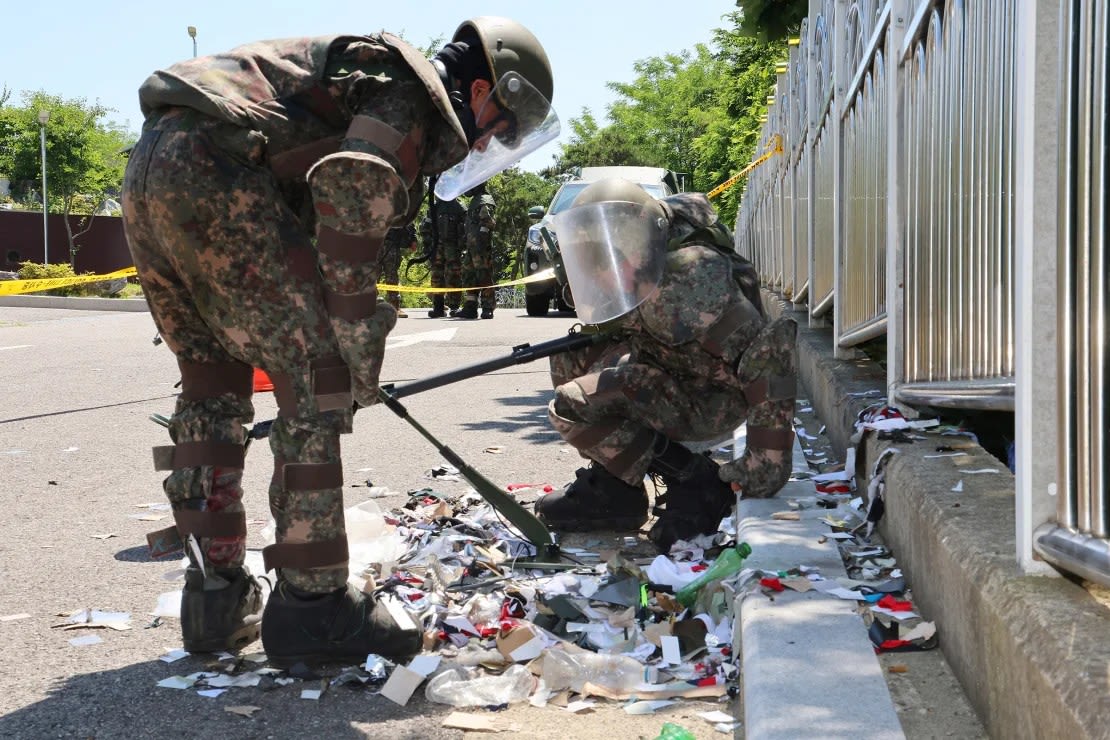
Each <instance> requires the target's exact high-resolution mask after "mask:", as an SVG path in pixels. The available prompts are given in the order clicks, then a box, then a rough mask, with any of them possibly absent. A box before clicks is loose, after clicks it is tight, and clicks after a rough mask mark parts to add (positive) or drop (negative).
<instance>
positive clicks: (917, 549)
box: [771, 301, 1110, 740]
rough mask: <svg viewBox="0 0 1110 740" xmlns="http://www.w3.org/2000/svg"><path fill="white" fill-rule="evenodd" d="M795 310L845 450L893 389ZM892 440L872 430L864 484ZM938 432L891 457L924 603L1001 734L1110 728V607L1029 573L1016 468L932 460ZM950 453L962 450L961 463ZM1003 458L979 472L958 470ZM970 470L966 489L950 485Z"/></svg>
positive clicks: (776, 304) (822, 404) (813, 387)
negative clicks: (1023, 561) (868, 411)
mask: <svg viewBox="0 0 1110 740" xmlns="http://www.w3.org/2000/svg"><path fill="white" fill-rule="evenodd" d="M771 303H772V304H773V305H772V307H771V313H772V314H773V315H779V314H780V313H783V312H785V313H794V316H795V318H796V319H797V320H798V325H799V332H798V353H799V372H800V376H801V380H802V382H803V383H804V385H805V387H806V388H807V389H809V392H810V394H811V395H810V399H811V400H812V403H813V407H814V410H815V412H816V413H817V415H818V417H820V418H821V419H822V421H824V422H825V424H826V425H827V426H828V429H827V434H828V436H829V437H830V438H831V439H832V440H833V442H834V444H835V445H836V448H837V453H838V454H841V455H843V453H844V450H845V448H846V447H847V445H848V444H850V438H851V435H852V434H853V432H854V427H853V423H854V421H855V418H856V414H857V413H858V412H859V411H860V410H862V409H863V408H864V407H866V406H867V405H869V404H870V403H871V402H873V401H874V399H863V398H858V397H854V396H852V395H851V394H852V393H858V392H860V391H866V390H879V391H884V393H885V387H886V375H885V372H884V371H882V369H881V368H878V367H877V366H875V365H874V364H873V363H870V362H869V361H850V362H842V361H837V360H835V359H834V358H833V350H832V347H833V341H832V332H831V330H830V329H827V328H826V329H820V328H817V329H814V328H807V323H808V321H807V317H806V315H805V313H803V312H792V310H791V309H790V308H789V307H786V306H784V305H782V304H781V301H772V302H771ZM890 445H891V443H890V442H884V441H880V440H878V439H877V438H876V437H875V435H873V434H871V435H868V436H867V437H865V438H864V440H863V443H862V444H861V445H860V447H859V448H858V451H857V472H858V473H859V478H857V481H858V482H859V483H860V486H861V488H864V489H866V483H867V475H868V474H869V471H870V470H871V468H872V466H873V464H874V461H875V460H877V459H878V455H879V454H880V453H881V452H882V451H883V450H884V449H885V448H886V447H888V446H890ZM935 446H936V445H935V444H933V445H932V446H930V442H915V443H913V444H898V445H897V447H898V449H899V450H900V452H899V454H897V455H896V456H895V457H894V459H893V460H892V461H891V462H890V463H889V464H888V465H887V466H886V496H885V502H886V515H885V517H884V519H883V521H882V523H881V525H880V532H881V534H882V536H883V538H884V541H885V542H886V543H887V544H888V545H889V546H890V547H891V549H892V550H893V552H894V554H895V556H896V557H897V559H898V563H899V565H900V566H901V567H902V569H903V571H904V572H905V573H906V575H907V577H908V579H909V584H910V587H911V588H912V590H913V595H914V601H915V603H916V604H917V606H918V608H919V611H920V612H921V613H922V614H923V615H924V616H925V617H926V618H927V619H930V620H932V621H934V622H935V623H936V624H937V629H938V634H939V636H940V647H941V649H942V650H943V652H944V655H945V657H946V658H947V661H948V663H949V665H950V666H951V668H952V670H953V672H954V673H955V675H956V676H957V678H958V679H959V681H960V683H961V685H962V686H963V689H964V691H965V692H966V694H967V696H968V698H969V700H970V701H971V703H972V705H973V706H974V707H975V710H976V712H977V713H978V714H979V717H980V719H982V721H983V723H984V724H985V725H986V726H987V728H988V731H989V732H990V734H991V736H992V737H995V738H1006V740H1010V739H1011V738H1075V739H1078V738H1104V739H1105V738H1110V608H1107V607H1106V606H1105V605H1103V604H1100V603H1099V602H1098V601H1096V600H1095V599H1094V598H1093V597H1092V596H1091V594H1090V593H1089V592H1088V591H1087V590H1085V589H1084V588H1083V587H1082V586H1080V585H1079V584H1077V583H1075V582H1073V581H1071V580H1069V579H1067V578H1053V577H1043V576H1041V577H1038V576H1026V575H1024V574H1023V573H1022V572H1021V571H1020V570H1019V569H1018V566H1017V563H1016V559H1015V555H1014V553H1015V549H1016V546H1015V522H1014V478H1013V475H1012V474H1011V473H1010V471H1009V470H1008V469H1007V468H1006V466H1005V465H1004V464H1003V463H1002V462H1000V461H999V460H998V459H996V458H995V457H993V456H992V455H990V454H989V453H987V452H986V451H985V450H983V449H982V448H981V447H979V446H977V445H976V446H974V447H973V448H971V449H968V450H967V452H968V453H969V455H968V456H967V457H959V458H939V459H924V456H925V455H926V454H930V453H934V454H935V452H936V450H935ZM954 461H955V462H954ZM976 468H993V469H997V470H998V471H1000V472H998V473H995V474H979V475H972V474H967V473H961V472H960V470H969V469H976ZM960 480H962V481H963V491H962V492H961V493H956V492H953V491H952V490H951V489H952V488H953V486H955V484H956V483H957V482H958V481H960Z"/></svg>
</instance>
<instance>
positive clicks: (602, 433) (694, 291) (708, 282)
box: [548, 193, 796, 496]
mask: <svg viewBox="0 0 1110 740" xmlns="http://www.w3.org/2000/svg"><path fill="white" fill-rule="evenodd" d="M662 206H663V210H664V213H665V214H666V216H667V219H668V221H669V223H670V229H669V233H668V235H667V236H668V244H669V245H670V246H669V251H668V254H667V261H666V267H665V270H664V273H663V277H662V279H661V281H660V284H659V288H658V290H656V292H655V293H654V294H653V295H652V297H650V298H648V300H647V301H645V302H644V303H643V304H641V305H640V306H639V307H638V308H636V309H635V310H634V311H632V312H631V313H629V314H626V315H624V316H622V317H620V318H617V319H615V320H613V321H612V322H608V323H607V324H605V325H604V326H602V327H601V330H602V331H605V332H608V333H611V338H610V339H609V340H608V341H606V342H603V343H600V344H597V345H594V346H592V347H589V348H587V349H584V350H579V351H577V352H575V353H569V354H563V355H556V356H554V357H552V358H551V377H552V381H553V383H554V385H555V399H554V400H553V401H552V402H551V403H550V405H549V408H548V415H549V418H550V420H551V423H552V425H553V426H554V427H555V429H557V430H558V432H559V433H560V434H561V435H562V437H563V438H564V439H565V440H566V441H567V442H568V443H569V444H570V445H571V446H573V447H575V448H576V449H578V451H579V452H580V453H581V454H582V455H583V456H584V457H586V458H589V459H591V460H593V461H595V462H597V463H599V464H600V465H602V466H603V467H604V468H605V470H607V471H608V472H609V473H611V474H612V475H614V476H616V477H617V478H619V479H621V480H622V481H623V482H624V483H626V484H629V485H633V486H638V485H640V482H641V481H642V480H643V478H644V475H645V473H647V472H648V469H649V468H650V467H651V466H652V462H653V459H654V458H655V455H656V453H657V452H658V450H657V449H653V443H654V442H655V440H656V439H657V433H658V434H661V435H664V436H665V437H666V438H667V439H669V440H675V441H680V442H681V441H688V442H701V441H718V440H720V439H722V438H726V437H727V438H731V436H732V433H733V431H734V430H735V429H736V427H738V426H739V425H740V424H742V423H743V422H744V421H745V420H747V422H748V440H749V442H748V449H747V451H746V452H745V455H744V457H743V458H742V459H741V460H740V461H738V462H737V463H736V464H737V465H739V466H741V467H742V468H743V469H744V470H745V471H747V472H746V476H745V484H744V486H745V492H746V493H747V494H748V495H752V496H770V495H773V494H774V493H775V492H776V491H778V489H779V488H781V487H782V485H783V484H784V483H785V481H786V477H787V476H788V475H789V471H790V451H789V450H790V446H791V443H792V440H793V435H792V432H791V431H790V429H791V420H792V419H793V415H794V399H793V395H794V390H793V375H794V366H793V362H794V361H793V352H789V353H785V354H784V353H781V352H779V353H776V352H775V351H774V348H778V347H783V346H791V347H792V346H793V341H794V331H795V329H796V327H795V325H794V323H793V321H792V320H789V319H785V320H782V321H777V322H774V323H772V324H768V323H767V320H766V318H765V316H764V314H763V310H762V307H761V304H760V299H759V280H758V276H757V274H756V272H755V269H754V268H753V267H752V265H751V263H750V262H748V261H747V260H745V259H743V258H741V257H740V256H739V255H736V254H735V253H734V252H732V236H731V234H730V233H729V230H728V229H727V228H726V227H725V226H724V225H723V224H721V223H720V222H719V221H718V220H717V215H716V213H715V212H714V211H713V207H712V206H711V205H710V203H709V201H708V200H707V199H706V198H705V196H704V195H701V194H695V193H684V194H680V195H675V196H671V197H670V198H667V199H665V200H663V201H662ZM715 245H716V246H715ZM718 247H719V248H718ZM721 250H724V252H727V254H726V253H724V252H722V251H721ZM785 334H789V338H788V341H787V338H785V337H784V336H783V335H785ZM768 348H770V349H768ZM774 363H777V364H774ZM772 365H774V366H773V367H772ZM768 370H770V371H771V372H772V374H773V375H774V381H773V382H772V381H761V380H760V378H764V377H766V375H767V372H768ZM780 376H781V377H782V378H784V380H783V381H782V382H778V378H779V377H780ZM783 390H785V391H786V392H781V391H783ZM726 467H727V466H726Z"/></svg>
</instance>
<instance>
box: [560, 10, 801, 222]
mask: <svg viewBox="0 0 1110 740" xmlns="http://www.w3.org/2000/svg"><path fill="white" fill-rule="evenodd" d="M725 20H726V21H727V23H726V27H724V28H718V29H714V32H713V41H712V44H710V45H698V46H696V47H695V48H694V50H693V51H685V52H681V53H675V54H667V55H664V56H662V57H652V58H649V59H643V60H640V61H638V62H636V64H635V67H634V69H635V72H636V78H635V79H634V80H633V81H632V82H629V83H615V82H614V83H609V87H610V89H612V90H613V91H614V92H616V93H617V94H618V98H617V100H616V102H614V103H613V104H612V105H610V106H609V109H608V111H607V113H608V119H609V121H608V123H607V124H605V125H600V124H599V123H598V122H597V120H596V119H595V118H594V116H593V114H592V113H591V112H590V111H589V110H584V111H583V112H582V115H581V116H579V117H578V118H575V119H572V120H571V121H570V127H571V132H572V138H571V140H570V142H568V143H567V144H565V145H564V146H563V148H562V152H561V153H560V155H559V156H558V157H557V158H556V163H555V166H554V167H553V168H552V169H551V171H550V173H549V174H553V175H557V174H561V173H565V172H568V171H570V170H571V169H572V168H576V167H584V166H590V165H598V166H600V165H645V166H652V167H666V168H668V169H671V170H675V171H676V172H685V173H689V175H690V178H691V181H690V187H691V188H692V189H693V190H697V191H702V192H707V191H709V190H711V189H713V188H714V187H715V186H716V185H718V184H720V183H721V182H723V181H724V180H727V179H728V178H729V177H731V176H732V175H734V174H736V173H737V172H739V171H740V170H742V169H743V168H744V167H745V166H747V165H748V164H749V163H750V162H751V161H752V159H754V158H755V156H757V155H758V153H757V152H756V147H757V145H758V143H759V136H760V130H761V126H762V124H761V123H760V119H761V118H762V117H763V115H764V114H765V113H766V110H767V103H766V101H767V96H768V94H770V92H771V90H772V89H773V87H774V83H775V64H776V63H777V62H778V61H780V60H782V59H784V58H785V57H786V45H785V43H784V42H764V41H758V40H756V39H753V38H750V37H748V36H746V35H744V33H743V32H742V31H741V24H742V20H743V17H742V14H741V13H740V12H739V11H736V12H733V13H730V14H728V15H727V16H725ZM742 191H743V182H741V183H739V184H737V185H736V186H734V187H733V188H731V189H729V190H727V191H726V192H725V193H724V194H722V195H721V196H720V197H718V198H717V199H716V201H715V205H716V206H717V209H718V211H719V213H720V214H721V217H722V219H724V220H725V222H726V223H730V224H731V223H732V222H733V221H734V220H735V215H736V205H737V202H738V197H739V194H740V193H741V192H742Z"/></svg>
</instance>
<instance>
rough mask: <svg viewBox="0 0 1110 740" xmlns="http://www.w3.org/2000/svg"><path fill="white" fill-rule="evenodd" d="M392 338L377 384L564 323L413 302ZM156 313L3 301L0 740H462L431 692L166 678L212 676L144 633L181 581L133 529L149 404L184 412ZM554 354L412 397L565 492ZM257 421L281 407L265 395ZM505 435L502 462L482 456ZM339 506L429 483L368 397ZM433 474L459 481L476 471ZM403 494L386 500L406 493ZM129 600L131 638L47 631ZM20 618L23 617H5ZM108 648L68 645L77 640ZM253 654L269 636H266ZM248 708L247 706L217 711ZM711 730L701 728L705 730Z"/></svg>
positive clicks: (654, 728) (569, 733)
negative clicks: (217, 686)
mask: <svg viewBox="0 0 1110 740" xmlns="http://www.w3.org/2000/svg"><path fill="white" fill-rule="evenodd" d="M411 315H412V318H409V319H402V320H401V321H400V322H399V324H398V328H397V329H396V330H395V332H394V334H393V335H392V336H391V338H390V342H389V349H388V351H387V355H386V363H385V368H384V372H383V381H386V382H388V381H395V382H400V381H404V380H411V379H416V378H422V377H425V376H427V375H429V374H432V373H434V372H439V371H442V370H446V369H451V368H454V367H457V366H461V365H465V364H469V363H473V362H477V361H479V360H484V359H488V358H490V357H492V356H496V355H500V354H502V353H507V352H508V351H509V350H510V348H511V347H512V346H514V345H517V344H520V343H522V342H537V341H542V340H546V339H552V338H555V337H558V336H562V335H563V334H565V333H566V331H567V330H568V329H569V327H570V326H571V325H572V324H573V319H572V318H569V317H565V316H556V315H552V316H550V317H547V318H529V317H527V316H525V315H524V312H523V311H520V310H498V311H497V315H496V318H495V319H494V320H492V321H458V320H444V319H438V320H432V319H427V318H426V317H424V312H422V311H421V312H417V311H413V312H411ZM153 335H154V326H153V323H152V321H151V319H150V316H149V315H148V314H145V313H137V314H136V313H109V312H89V311H72V310H64V309H29V308H0V576H2V577H0V736H2V737H21V738H22V737H26V738H47V737H66V738H69V737H84V738H92V737H95V738H117V737H118V738H140V737H157V738H171V737H236V738H240V737H252V738H253V737H259V738H263V737H274V738H284V737H305V736H316V737H329V738H345V737H352V738H354V737H358V738H361V737H389V738H432V737H461V736H462V733H461V732H459V731H456V730H447V729H443V728H442V727H441V726H440V722H441V719H442V717H444V716H445V715H447V714H448V713H449V712H450V711H451V708H450V707H446V706H444V705H435V704H430V703H428V702H427V701H425V700H424V698H423V696H422V692H421V691H418V692H417V695H416V696H415V697H414V698H413V700H412V701H411V702H410V703H409V705H408V706H406V707H399V706H397V705H395V704H392V703H391V702H389V701H387V700H385V699H383V698H381V697H379V696H373V695H369V694H368V693H367V692H365V691H355V690H350V689H345V688H342V687H338V688H332V689H331V690H329V691H328V692H327V693H325V694H324V696H323V698H321V699H320V700H319V701H309V700H302V699H300V698H299V697H300V689H301V688H305V686H303V685H298V684H294V685H289V686H269V687H268V688H260V687H255V688H234V689H231V690H230V691H228V692H227V693H225V694H223V695H222V696H220V697H218V698H212V699H209V698H204V697H200V696H198V695H197V694H196V693H195V692H194V691H176V690H172V689H165V688H157V687H156V686H155V684H156V682H158V681H159V680H161V679H164V678H166V677H168V676H172V675H175V674H185V673H189V672H192V671H197V670H201V669H202V668H203V666H204V661H202V660H201V659H200V658H197V657H191V658H186V659H185V660H183V661H180V662H177V663H173V664H167V663H164V662H161V661H159V660H158V656H159V655H161V654H162V653H163V652H164V651H165V650H166V649H168V648H175V647H180V634H179V633H178V631H177V623H176V621H173V620H171V621H167V622H165V623H164V624H162V625H161V626H158V627H155V628H148V627H147V625H148V624H149V623H150V622H151V617H150V615H149V613H150V611H151V610H152V609H153V608H154V606H155V601H156V598H157V595H158V594H159V593H162V592H164V591H168V590H171V589H172V588H175V587H176V585H175V584H169V583H167V582H166V580H164V576H165V575H166V574H167V573H168V572H169V571H171V570H173V569H174V568H175V567H176V566H175V564H174V563H167V562H165V561H157V562H156V561H152V560H150V558H149V557H148V555H147V552H146V547H145V540H144V536H145V534H146V533H147V532H148V531H150V530H152V529H159V528H162V527H164V526H167V524H168V523H169V521H168V520H164V521H162V522H150V521H141V520H139V519H137V518H136V515H139V516H142V515H149V514H150V513H151V512H150V511H149V510H147V509H143V508H140V507H141V506H142V505H143V504H151V503H160V502H163V501H164V497H163V495H162V492H161V475H162V474H160V473H156V472H155V471H154V470H153V469H152V464H151V453H150V448H151V447H152V446H155V445H163V444H168V437H167V436H166V434H165V432H164V430H162V429H161V428H160V427H158V426H157V425H155V424H154V423H152V422H150V421H149V420H148V417H149V415H150V414H154V413H158V414H169V413H170V412H171V411H172V409H173V401H174V395H175V390H174V383H175V382H176V381H177V379H178V375H177V370H176V365H175V362H174V359H173V356H172V355H171V353H170V352H169V351H168V350H167V349H166V348H165V347H164V346H162V347H155V346H153V345H152V343H151V338H152V337H153ZM549 396H550V381H549V377H548V373H547V366H546V363H545V362H543V361H540V362H537V363H533V364H531V365H522V366H516V367H514V368H512V369H507V370H503V371H499V372H497V373H495V374H492V375H489V376H485V377H481V378H476V379H474V380H471V381H467V382H465V383H460V384H457V385H453V386H448V387H445V388H440V389H437V390H433V391H429V392H426V393H424V394H421V395H416V396H412V397H410V398H407V399H405V401H404V403H405V405H406V407H407V408H408V409H409V411H410V412H411V414H412V415H413V416H414V417H415V418H417V419H419V420H420V422H421V423H422V424H424V425H425V426H426V427H427V428H428V429H429V430H430V431H432V432H433V433H435V434H437V435H441V436H442V438H443V439H444V440H445V441H448V442H449V444H450V446H451V447H452V448H453V449H455V450H456V451H457V452H458V453H460V454H461V455H462V456H463V457H464V459H466V460H468V461H469V462H470V463H471V464H473V465H474V466H475V467H477V468H478V469H480V470H481V471H482V472H484V473H485V474H486V475H487V476H488V477H489V478H491V479H492V480H494V481H495V482H498V483H500V484H508V483H514V482H529V483H536V482H547V483H551V484H553V485H561V484H562V483H564V482H565V481H567V480H569V479H570V478H571V477H572V476H573V471H574V469H575V468H576V467H578V466H579V465H580V459H579V458H578V457H577V455H576V454H575V453H574V452H573V451H571V450H570V449H569V448H568V447H567V446H566V445H565V444H563V443H562V441H561V440H560V438H559V437H558V435H556V434H555V433H554V432H553V431H552V430H551V429H550V427H549V426H548V423H547V417H546V410H545V409H546V402H547V400H548V398H549ZM255 400H256V408H257V417H256V418H257V419H258V420H262V419H269V418H272V417H273V415H274V413H275V411H276V406H275V404H274V402H273V398H272V396H271V395H269V394H263V395H259V396H256V399H255ZM494 446H500V447H501V448H502V451H501V452H499V453H497V454H494V453H491V452H486V451H485V450H487V448H491V447H494ZM343 449H344V478H345V481H346V485H347V489H346V504H347V505H348V506H350V505H353V504H356V503H359V502H360V501H362V500H363V499H364V498H365V493H366V491H367V488H366V487H365V485H366V482H367V481H371V482H373V483H374V484H375V485H385V486H388V487H389V488H390V489H392V490H395V491H400V492H404V491H407V490H410V489H414V488H422V487H424V486H427V485H429V483H430V481H429V480H428V479H427V478H426V477H425V473H426V471H428V470H430V469H431V468H433V467H435V466H437V465H440V464H441V463H442V460H441V459H440V457H439V456H438V454H437V452H436V451H435V449H434V448H433V447H432V446H431V445H430V444H428V443H427V442H426V441H425V440H424V439H423V438H422V437H420V436H419V435H418V434H417V433H416V431H414V430H413V429H412V428H411V427H409V426H408V425H407V424H406V423H405V422H403V421H402V420H400V419H399V418H397V417H396V416H394V415H393V414H392V413H391V412H390V411H388V410H387V409H385V408H383V407H380V406H379V407H374V408H370V409H364V410H362V411H360V412H359V414H358V415H357V417H356V419H355V432H354V434H352V435H350V436H347V437H345V438H344V440H343ZM269 476H270V456H269V451H268V449H267V448H266V446H265V445H257V446H256V447H254V448H252V449H251V451H250V453H249V455H248V457H247V471H246V475H245V481H244V487H245V490H246V492H247V493H246V506H247V518H248V528H249V530H250V532H251V535H250V537H251V539H250V542H249V545H250V546H251V547H260V546H261V544H262V541H261V537H260V536H259V534H258V533H259V531H260V530H261V529H262V527H263V525H264V523H265V521H266V520H267V519H268V510H267V506H266V500H265V491H266V486H267V484H268V481H269ZM451 486H452V487H453V488H448V487H447V486H441V488H440V490H444V489H446V490H447V491H448V492H456V491H461V490H464V489H465V487H466V484H465V483H455V484H451ZM401 501H402V498H401V497H397V498H395V499H386V500H382V501H380V503H382V504H383V505H386V506H390V505H396V504H399V503H400V502H401ZM82 608H94V609H104V610H109V611H120V612H130V613H131V617H132V621H131V623H132V629H130V630H128V631H109V630H96V631H92V630H75V631H63V630H61V629H58V628H57V627H55V625H57V624H59V623H60V622H62V621H63V619H62V618H60V617H59V616H58V615H60V614H65V615H68V614H70V613H72V612H74V611H76V610H78V609H82ZM20 614H28V615H30V616H28V617H26V618H17V619H6V618H8V617H13V616H16V615H20ZM84 635H95V636H97V637H99V638H101V642H99V643H97V644H93V645H87V646H73V645H71V644H70V643H69V640H71V639H72V638H74V637H80V636H84ZM259 649H260V646H259ZM245 704H246V705H254V706H258V707H260V708H261V709H260V710H259V711H258V712H257V713H255V714H254V715H253V717H249V718H247V717H241V716H237V715H233V714H229V713H228V712H226V711H224V708H225V707H227V706H235V705H245ZM718 708H720V709H727V707H726V706H724V705H720V704H710V703H706V702H682V703H680V704H678V705H675V706H674V707H671V708H669V709H668V710H665V711H664V712H661V713H660V714H657V715H653V716H645V717H634V716H628V715H626V714H625V713H624V712H622V711H621V710H620V708H619V707H618V706H617V705H615V704H613V703H610V704H608V705H603V706H602V707H600V708H598V709H596V710H594V711H592V712H588V713H586V714H583V715H572V714H570V713H568V712H566V711H565V710H562V709H556V708H552V707H547V708H533V707H530V706H528V705H527V704H525V705H523V706H514V707H513V708H512V709H510V710H509V712H507V713H504V714H502V715H498V717H500V718H501V719H502V720H504V721H505V722H510V723H512V724H514V725H515V726H516V728H517V731H516V732H514V733H513V735H514V736H518V737H537V738H539V737H559V738H569V737H573V738H601V737H605V738H616V737H619V738H635V737H647V738H653V737H655V735H656V734H657V733H658V731H659V728H660V727H661V726H662V723H663V722H664V721H672V722H676V723H678V724H682V725H684V726H686V727H688V728H690V729H691V730H693V731H695V732H696V733H697V735H698V737H713V736H717V735H716V733H714V732H713V730H712V729H711V728H710V727H709V725H707V724H705V723H704V722H703V721H702V720H700V719H697V718H696V717H694V716H693V714H694V712H697V711H706V710H708V709H718ZM699 723H700V724H699Z"/></svg>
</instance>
